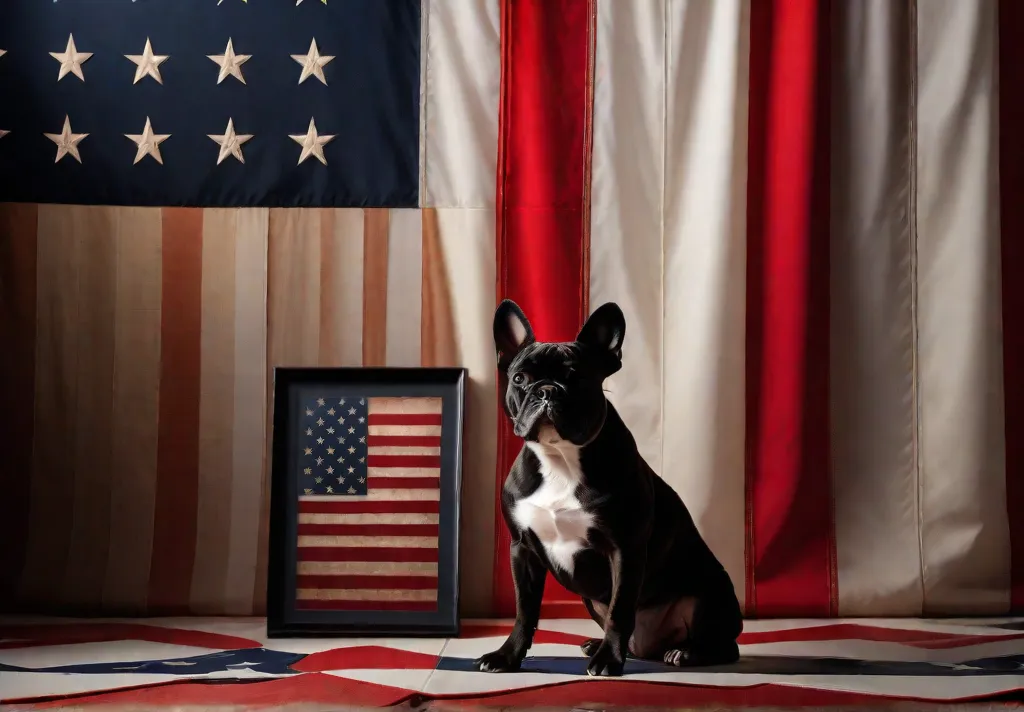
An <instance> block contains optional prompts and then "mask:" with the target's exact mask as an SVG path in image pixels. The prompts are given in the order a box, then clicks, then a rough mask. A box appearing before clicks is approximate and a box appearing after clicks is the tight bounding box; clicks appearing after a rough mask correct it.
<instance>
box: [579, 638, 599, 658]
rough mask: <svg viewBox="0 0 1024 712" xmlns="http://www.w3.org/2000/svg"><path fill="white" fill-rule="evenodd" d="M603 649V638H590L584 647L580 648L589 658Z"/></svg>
mask: <svg viewBox="0 0 1024 712" xmlns="http://www.w3.org/2000/svg"><path fill="white" fill-rule="evenodd" d="M600 647H601V638H588V639H587V641H586V642H585V643H583V645H581V646H580V650H582V651H583V654H584V655H586V656H587V657H588V658H589V657H590V656H591V655H593V654H594V653H596V652H597V649H598V648H600Z"/></svg>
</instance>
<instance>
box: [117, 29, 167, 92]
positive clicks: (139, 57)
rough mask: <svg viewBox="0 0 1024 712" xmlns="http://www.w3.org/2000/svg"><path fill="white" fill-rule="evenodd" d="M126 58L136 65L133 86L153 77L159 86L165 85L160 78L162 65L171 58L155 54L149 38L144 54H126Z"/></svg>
mask: <svg viewBox="0 0 1024 712" xmlns="http://www.w3.org/2000/svg"><path fill="white" fill-rule="evenodd" d="M125 58H126V59H129V60H131V61H132V62H134V63H135V79H134V81H132V84H138V83H139V82H140V81H142V80H143V79H144V78H145V77H153V79H155V80H156V81H157V83H158V84H163V83H164V80H163V78H162V77H161V76H160V65H161V64H163V63H164V62H166V61H167V60H168V59H170V58H171V57H170V55H168V54H153V45H152V44H150V41H149V38H148V37H147V38H146V46H145V47H144V48H143V50H142V54H126V55H125Z"/></svg>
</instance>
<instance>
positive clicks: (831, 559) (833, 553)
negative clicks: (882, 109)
mask: <svg viewBox="0 0 1024 712" xmlns="http://www.w3.org/2000/svg"><path fill="white" fill-rule="evenodd" d="M823 7H824V10H825V12H827V13H828V17H827V18H825V20H824V21H822V19H821V18H819V19H818V44H819V47H820V46H821V43H825V45H826V47H827V55H826V56H825V58H824V59H825V61H826V65H825V72H824V77H825V80H824V85H825V86H824V88H822V87H821V84H822V82H821V81H820V80H819V82H818V84H819V86H818V89H817V91H818V92H823V93H824V94H825V97H824V98H816V99H815V104H816V106H817V107H821V106H824V107H825V111H826V112H827V115H826V117H825V120H824V121H823V123H824V125H825V127H826V130H827V131H828V145H829V148H828V151H829V153H828V160H829V162H828V170H827V171H826V172H825V176H826V178H827V179H828V181H829V188H828V192H827V194H826V196H827V198H828V201H829V206H828V208H829V210H828V213H829V216H831V214H832V205H833V202H832V191H833V190H834V188H835V184H834V182H833V181H832V164H833V161H832V154H831V146H832V141H833V139H834V138H835V137H834V134H833V131H832V89H833V80H832V76H833V75H832V69H833V66H834V44H833V42H832V27H833V26H834V21H835V15H834V9H835V8H834V3H833V2H831V0H829V1H828V2H826V3H825V4H824V6H823ZM818 55H819V56H821V51H820V50H819V52H818ZM818 120H819V121H821V117H820V116H819V118H818ZM827 228H828V233H827V237H828V240H827V242H826V249H827V253H826V255H827V260H828V262H827V264H826V267H827V270H826V274H828V275H831V270H832V221H831V217H829V219H828V221H827ZM828 279H829V281H830V284H829V285H828V291H827V293H826V295H827V298H828V300H829V306H828V311H827V312H826V315H827V318H828V321H827V322H826V326H827V331H826V333H831V330H832V324H831V320H832V296H831V277H828ZM831 348H832V343H831V337H829V339H828V340H827V341H826V349H828V351H826V358H827V359H828V362H829V363H830V362H831V353H830V351H831ZM825 389H826V390H825V392H826V394H827V395H826V398H827V402H826V407H825V418H826V419H827V427H826V429H825V433H826V435H827V437H828V441H827V450H826V459H827V463H828V473H827V475H828V503H829V521H828V564H827V566H828V586H829V599H828V602H829V611H828V612H829V615H830V616H831V617H832V618H836V617H838V616H839V551H838V549H839V547H838V538H837V537H838V535H837V533H836V486H835V472H836V468H835V448H834V438H833V437H832V427H833V420H832V410H831V407H830V402H831V398H832V395H831V394H832V372H831V368H829V369H826V371H825Z"/></svg>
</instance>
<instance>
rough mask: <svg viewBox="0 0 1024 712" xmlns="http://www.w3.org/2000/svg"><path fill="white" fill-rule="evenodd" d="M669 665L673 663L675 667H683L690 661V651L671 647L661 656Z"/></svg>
mask: <svg viewBox="0 0 1024 712" xmlns="http://www.w3.org/2000/svg"><path fill="white" fill-rule="evenodd" d="M663 659H664V661H665V662H666V663H668V664H669V665H675V666H676V667H683V666H684V665H686V664H687V663H688V662H690V651H689V650H681V649H679V648H673V649H672V650H669V651H667V652H666V653H665V657H664V658H663Z"/></svg>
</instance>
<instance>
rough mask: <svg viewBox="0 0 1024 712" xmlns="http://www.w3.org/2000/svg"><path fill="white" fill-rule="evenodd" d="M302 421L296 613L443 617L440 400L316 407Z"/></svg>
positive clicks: (327, 402) (373, 400) (355, 400)
mask: <svg viewBox="0 0 1024 712" xmlns="http://www.w3.org/2000/svg"><path fill="white" fill-rule="evenodd" d="M298 417H299V420H300V422H299V424H298V432H299V438H298V443H299V444H298V447H299V453H297V458H298V463H299V464H298V468H297V469H298V472H299V474H298V478H299V486H298V491H299V493H300V494H299V506H298V516H299V522H298V529H297V533H298V551H297V557H296V558H297V561H298V570H297V572H296V607H297V608H298V609H299V610H337V611H359V610H377V611H382V610H387V611H432V610H436V609H437V594H438V587H437V573H438V572H437V566H438V558H439V557H438V533H439V531H438V530H439V522H438V517H439V511H440V507H439V504H440V502H439V500H440V491H441V490H440V476H441V421H442V419H441V399H440V398H430V397H407V398H406V397H365V398H360V397H349V398H340V399H337V398H334V399H326V398H316V399H314V400H311V401H310V402H309V403H306V404H305V406H304V407H302V408H300V412H299V414H298Z"/></svg>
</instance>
